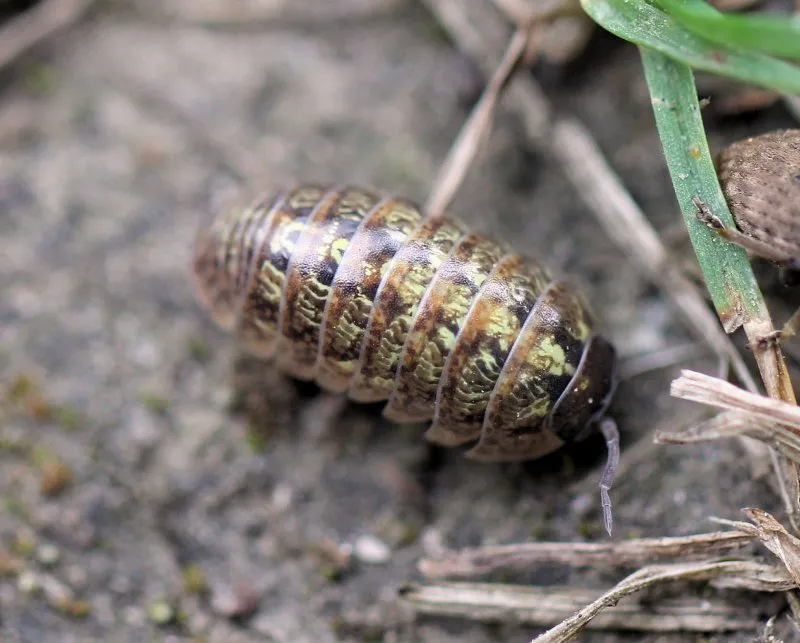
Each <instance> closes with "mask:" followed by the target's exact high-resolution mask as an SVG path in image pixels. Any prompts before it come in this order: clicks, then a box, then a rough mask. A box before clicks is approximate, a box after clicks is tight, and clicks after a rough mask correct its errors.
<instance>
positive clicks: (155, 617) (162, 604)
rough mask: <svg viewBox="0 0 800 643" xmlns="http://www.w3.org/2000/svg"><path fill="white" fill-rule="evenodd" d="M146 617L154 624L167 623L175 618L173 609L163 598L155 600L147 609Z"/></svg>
mask: <svg viewBox="0 0 800 643" xmlns="http://www.w3.org/2000/svg"><path fill="white" fill-rule="evenodd" d="M147 618H148V619H149V620H150V622H151V623H153V624H155V625H159V626H162V625H169V624H170V623H172V621H173V620H175V610H174V609H173V608H172V605H170V604H169V603H167V601H165V600H158V601H155V602H154V603H153V604H152V605H150V607H149V609H148V610H147Z"/></svg>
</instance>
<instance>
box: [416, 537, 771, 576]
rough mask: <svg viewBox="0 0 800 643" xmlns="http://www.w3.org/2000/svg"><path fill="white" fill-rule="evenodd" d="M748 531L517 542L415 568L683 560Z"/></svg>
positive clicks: (739, 541)
mask: <svg viewBox="0 0 800 643" xmlns="http://www.w3.org/2000/svg"><path fill="white" fill-rule="evenodd" d="M755 537H756V536H754V535H753V534H752V533H750V532H745V531H742V530H738V531H718V532H712V533H707V534H698V535H694V536H680V537H673V538H639V539H636V540H626V541H621V542H605V543H520V544H516V545H501V546H495V547H477V548H475V549H462V550H459V551H450V552H447V553H445V554H444V555H442V556H439V557H437V558H423V559H422V560H421V561H420V562H419V565H418V567H419V570H420V572H422V574H423V575H424V576H425V577H426V578H435V579H439V578H468V577H474V576H477V575H479V574H487V573H489V572H492V571H495V570H497V569H513V570H514V571H516V572H520V571H525V570H526V569H532V568H535V567H536V566H537V565H540V564H542V563H560V564H566V565H571V566H573V567H592V568H593V569H610V568H614V567H623V566H631V567H633V566H636V565H642V564H645V563H654V562H658V561H666V560H675V559H678V558H680V559H682V560H683V561H684V562H687V561H689V560H697V559H700V558H703V559H708V558H709V557H710V556H720V555H723V554H728V553H729V552H732V551H734V550H737V549H741V548H742V547H745V546H746V545H749V544H750V543H751V542H752V540H753V538H755Z"/></svg>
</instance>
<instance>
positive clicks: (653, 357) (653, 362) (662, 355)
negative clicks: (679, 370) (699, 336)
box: [618, 342, 707, 382]
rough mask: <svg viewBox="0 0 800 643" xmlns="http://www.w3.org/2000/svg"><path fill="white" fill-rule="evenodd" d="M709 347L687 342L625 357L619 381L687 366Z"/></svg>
mask: <svg viewBox="0 0 800 643" xmlns="http://www.w3.org/2000/svg"><path fill="white" fill-rule="evenodd" d="M706 348H707V345H706V344H705V343H704V342H687V343H685V344H679V345H677V346H666V347H664V348H660V349H657V350H654V351H648V352H646V353H642V354H637V355H632V356H630V357H624V358H623V359H621V360H620V364H619V371H618V373H619V379H620V381H623V382H624V381H625V380H629V379H632V378H634V377H636V376H637V375H643V374H644V373H651V372H653V371H658V370H661V369H662V368H669V367H670V366H676V365H678V364H685V363H686V361H687V360H689V359H691V358H693V357H697V356H698V355H703V354H704V353H705V349H706Z"/></svg>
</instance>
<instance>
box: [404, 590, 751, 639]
mask: <svg viewBox="0 0 800 643" xmlns="http://www.w3.org/2000/svg"><path fill="white" fill-rule="evenodd" d="M400 596H401V597H402V598H403V600H405V601H407V602H408V603H410V604H411V605H412V607H413V608H414V609H415V611H417V612H419V613H423V614H435V615H445V616H457V617H460V618H466V619H471V620H477V621H513V622H517V623H527V624H531V625H540V626H552V625H553V624H555V623H559V622H561V621H563V620H564V619H567V618H570V617H571V616H573V615H574V614H575V613H576V612H578V611H579V610H581V608H582V607H583V606H585V605H587V604H590V603H592V601H593V600H595V599H596V598H597V593H596V592H593V591H591V590H587V589H578V588H574V587H522V586H516V585H501V584H497V583H492V584H488V583H436V584H430V585H409V586H407V587H404V588H402V589H401V591H400ZM757 626H758V619H757V615H756V614H755V613H754V614H752V615H748V614H743V613H742V609H741V607H736V606H732V605H729V604H726V603H725V602H724V601H721V600H719V599H717V600H715V599H703V600H702V601H699V600H697V599H672V600H670V599H666V600H660V601H657V602H652V603H651V602H648V603H647V604H639V603H637V602H634V601H625V602H623V603H621V604H619V605H617V606H616V607H615V608H614V609H613V610H607V611H605V612H600V613H598V614H597V615H596V616H595V618H594V619H593V620H591V621H589V622H588V623H587V624H586V628H587V629H593V630H601V629H602V630H628V631H639V632H680V631H683V632H692V631H694V632H714V631H724V630H749V629H755V628H756V627H757ZM558 640H562V639H558Z"/></svg>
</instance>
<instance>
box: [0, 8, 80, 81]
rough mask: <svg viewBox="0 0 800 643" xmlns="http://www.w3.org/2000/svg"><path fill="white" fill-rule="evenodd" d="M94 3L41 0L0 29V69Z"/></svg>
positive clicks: (74, 19) (78, 17) (66, 25)
mask: <svg viewBox="0 0 800 643" xmlns="http://www.w3.org/2000/svg"><path fill="white" fill-rule="evenodd" d="M93 2H94V0H43V1H42V2H40V3H39V4H36V5H34V6H33V8H31V9H29V10H28V11H26V12H25V13H23V14H20V15H19V16H17V17H16V18H13V19H12V20H9V21H8V22H7V23H6V24H5V26H4V27H3V28H2V29H0V69H2V68H3V67H6V66H7V65H9V64H10V63H11V62H13V61H14V60H16V59H17V58H18V57H19V56H21V55H22V54H24V53H25V52H27V51H28V50H29V49H31V48H32V47H34V46H36V45H38V44H39V43H41V42H43V41H44V40H46V39H47V38H49V37H50V36H53V35H54V34H56V33H57V32H58V31H60V30H62V29H64V28H65V27H68V26H69V25H71V24H73V23H75V22H77V21H78V20H79V19H80V18H81V16H83V15H84V14H85V13H86V11H87V10H88V9H89V7H90V6H91V5H92V4H93Z"/></svg>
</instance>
